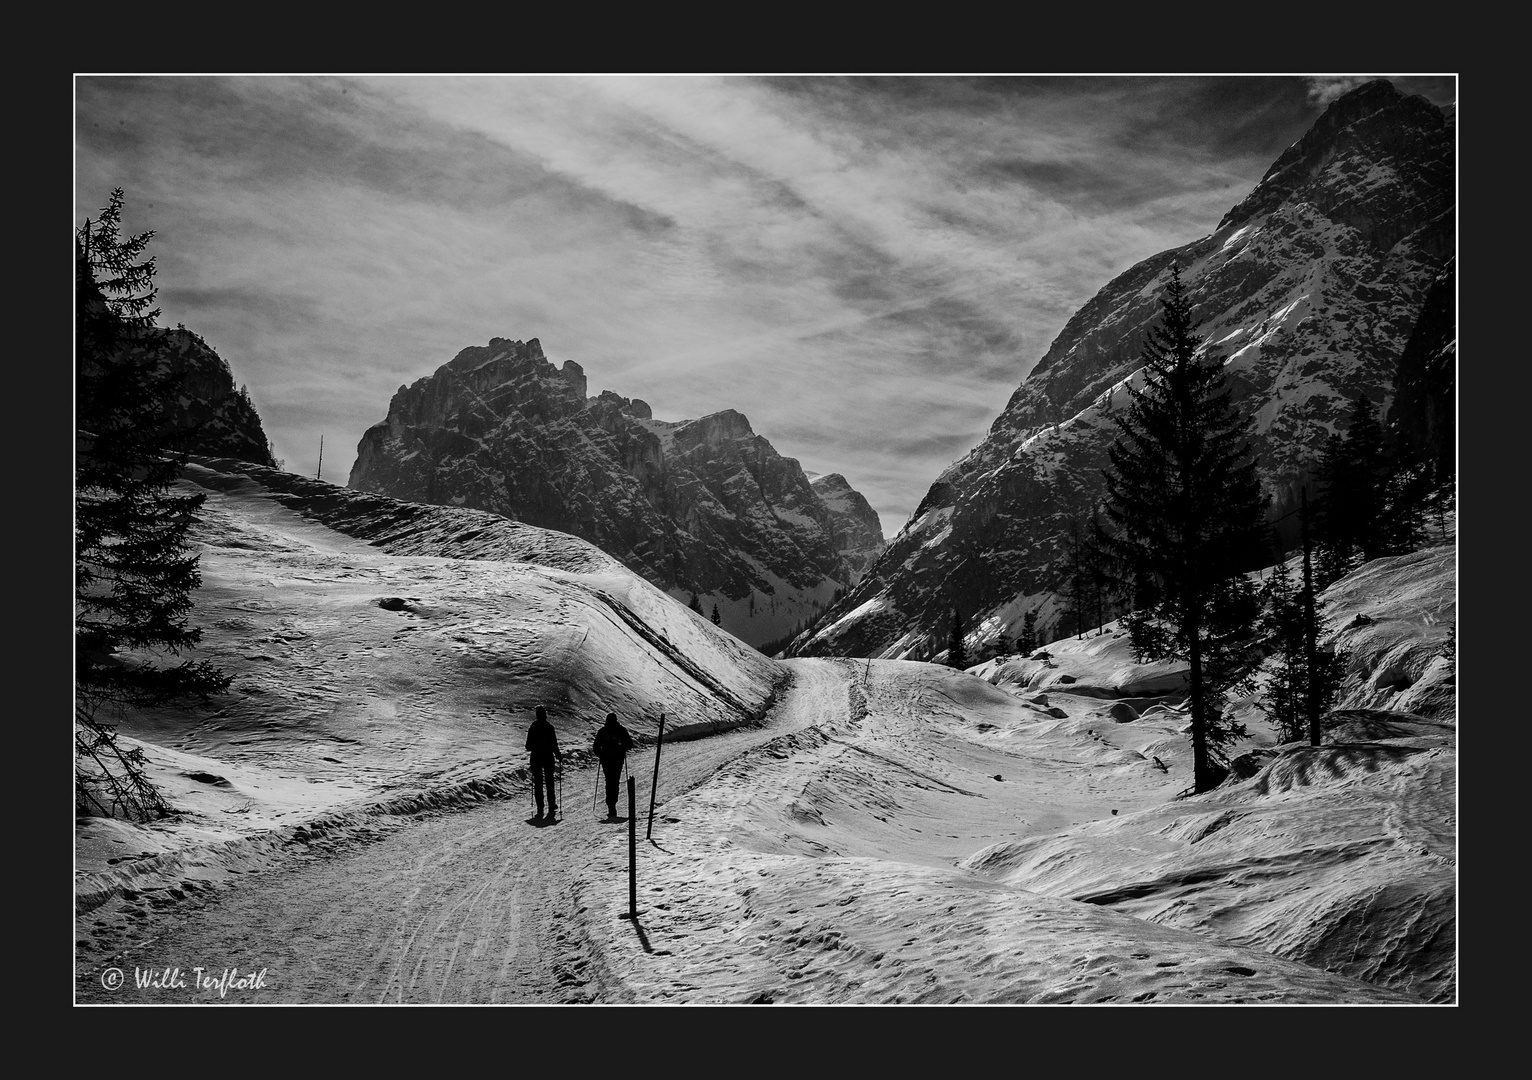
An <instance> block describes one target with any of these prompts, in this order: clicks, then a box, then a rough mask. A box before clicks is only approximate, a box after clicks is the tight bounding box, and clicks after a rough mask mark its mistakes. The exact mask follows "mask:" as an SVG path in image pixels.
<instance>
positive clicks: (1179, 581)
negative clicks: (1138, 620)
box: [1104, 265, 1266, 792]
mask: <svg viewBox="0 0 1532 1080" xmlns="http://www.w3.org/2000/svg"><path fill="white" fill-rule="evenodd" d="M1161 305H1162V312H1161V315H1160V319H1159V320H1158V322H1157V323H1156V324H1155V325H1154V326H1152V327H1151V328H1150V330H1149V333H1148V336H1147V338H1146V340H1145V342H1144V346H1143V351H1142V354H1141V355H1142V359H1143V362H1144V385H1143V388H1142V389H1141V390H1140V389H1138V388H1136V387H1130V400H1129V404H1128V408H1127V409H1125V410H1122V411H1120V412H1118V413H1116V414H1115V415H1114V416H1113V420H1114V421H1115V422H1116V424H1117V428H1118V433H1117V437H1116V439H1115V441H1114V442H1113V444H1112V447H1111V449H1110V451H1109V465H1108V467H1107V468H1106V470H1104V471H1105V479H1106V486H1107V502H1106V507H1105V508H1106V512H1107V516H1108V518H1110V520H1111V521H1112V523H1113V525H1114V526H1115V534H1114V537H1113V544H1114V546H1115V548H1116V550H1117V553H1118V554H1119V556H1120V557H1121V558H1122V559H1123V561H1124V566H1125V569H1126V570H1127V572H1128V573H1129V574H1130V575H1137V576H1139V577H1140V578H1147V579H1151V580H1152V581H1153V582H1154V583H1155V585H1156V590H1155V591H1156V593H1157V597H1156V600H1155V603H1154V605H1153V607H1152V608H1151V609H1150V610H1149V611H1148V612H1147V613H1146V616H1145V617H1147V618H1148V619H1149V620H1150V621H1152V622H1153V623H1156V624H1159V625H1160V626H1162V627H1163V628H1164V630H1165V633H1164V635H1163V636H1158V635H1150V636H1149V640H1157V642H1158V643H1157V645H1156V649H1157V651H1158V652H1159V653H1160V655H1159V656H1156V657H1153V658H1154V659H1184V660H1186V661H1187V663H1188V665H1189V666H1190V685H1189V697H1190V708H1191V722H1192V767H1193V774H1194V781H1193V786H1194V788H1195V790H1196V791H1199V792H1201V791H1206V790H1208V789H1209V788H1211V787H1213V786H1215V785H1216V784H1217V783H1218V781H1219V780H1220V779H1221V776H1222V773H1223V770H1222V769H1221V768H1220V767H1219V765H1218V763H1217V761H1216V760H1215V756H1221V755H1220V754H1219V749H1220V747H1221V746H1222V745H1223V744H1225V743H1226V742H1227V741H1228V740H1229V739H1231V738H1234V737H1236V736H1238V735H1239V734H1241V733H1242V729H1241V728H1240V727H1239V725H1237V724H1232V723H1230V722H1228V721H1227V720H1226V719H1225V718H1224V717H1223V714H1222V710H1221V708H1220V697H1221V692H1222V691H1223V690H1225V689H1228V688H1229V687H1231V686H1232V685H1234V684H1235V683H1236V682H1238V681H1240V680H1241V679H1243V678H1245V677H1247V676H1248V672H1249V666H1250V662H1251V659H1252V653H1251V651H1250V649H1249V644H1250V640H1251V639H1252V637H1253V636H1254V634H1255V622H1256V619H1257V618H1258V616H1259V613H1260V606H1259V602H1258V600H1257V598H1256V596H1255V595H1254V590H1253V588H1251V587H1250V586H1249V585H1248V583H1246V582H1245V580H1244V578H1243V577H1242V576H1241V574H1240V571H1242V570H1245V569H1248V568H1249V565H1251V563H1250V562H1249V560H1250V559H1251V557H1252V553H1253V552H1255V551H1258V550H1259V549H1260V548H1261V546H1262V545H1263V544H1264V541H1265V535H1266V529H1265V526H1264V525H1263V523H1262V518H1263V515H1264V510H1265V506H1266V499H1265V497H1264V496H1263V494H1262V492H1261V484H1260V480H1259V478H1258V477H1257V474H1256V461H1255V456H1254V454H1253V453H1252V451H1251V448H1250V443H1249V441H1248V436H1247V425H1246V421H1245V420H1244V419H1243V418H1242V417H1241V416H1240V414H1239V413H1238V411H1236V410H1235V408H1234V406H1233V404H1232V402H1231V400H1230V394H1229V391H1228V389H1227V387H1226V386H1225V381H1224V375H1223V364H1222V362H1221V361H1220V360H1219V359H1218V358H1216V357H1211V356H1207V355H1205V354H1204V355H1199V349H1200V347H1201V345H1202V339H1201V338H1200V337H1198V336H1197V335H1196V334H1195V333H1194V323H1193V321H1192V310H1191V300H1190V298H1189V297H1188V296H1187V295H1186V287H1185V284H1184V283H1183V282H1182V280H1181V270H1180V267H1179V266H1174V265H1173V266H1172V267H1171V274H1170V281H1169V283H1168V285H1167V286H1166V289H1165V292H1164V295H1163V296H1162V298H1161ZM1255 565H1259V563H1258V562H1256V563H1255ZM1141 594H1142V593H1141Z"/></svg>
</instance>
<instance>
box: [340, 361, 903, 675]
mask: <svg viewBox="0 0 1532 1080" xmlns="http://www.w3.org/2000/svg"><path fill="white" fill-rule="evenodd" d="M586 387H587V383H586V376H585V371H584V369H583V368H582V367H581V366H580V365H579V364H577V363H575V362H574V361H572V360H568V361H565V362H564V363H563V364H562V365H561V366H559V367H555V366H554V364H553V363H552V362H551V361H550V360H549V359H548V358H547V357H546V356H545V355H544V353H543V349H542V345H541V344H540V343H539V342H538V341H537V339H535V338H533V339H531V340H529V341H526V342H521V341H513V340H510V339H506V338H495V339H493V340H491V341H490V342H489V344H488V345H485V346H472V347H470V348H467V349H464V350H462V351H461V352H459V353H458V354H457V356H455V357H453V359H452V360H450V361H449V362H447V363H446V364H444V365H442V366H441V367H440V368H438V369H437V371H436V372H435V373H434V374H433V375H431V376H429V377H427V378H422V379H420V380H417V381H416V382H415V383H414V384H412V385H410V386H407V387H404V386H401V387H400V388H399V391H398V392H397V393H396V394H395V395H394V398H393V400H392V401H391V402H390V404H389V409H388V415H387V417H386V418H385V419H384V420H382V421H380V422H379V423H378V424H375V425H374V426H373V427H372V428H370V429H369V430H368V431H367V433H366V434H365V435H363V437H362V440H361V442H360V443H359V444H358V446H357V459H356V463H355V465H354V466H353V467H352V470H351V475H350V479H349V482H348V483H349V486H350V487H352V488H355V489H358V490H361V491H369V492H374V493H376V494H383V495H389V496H392V497H394V498H397V499H403V500H407V501H411V502H421V503H430V504H437V505H455V506H468V507H474V508H477V509H483V510H490V511H493V512H495V513H499V514H503V515H505V516H506V517H510V518H514V519H515V520H518V521H523V522H526V523H528V524H532V525H537V526H540V527H542V528H547V529H555V530H558V531H560V532H566V533H570V534H572V535H575V536H578V537H581V538H582V539H585V540H588V541H590V542H592V543H594V544H596V545H597V546H598V547H600V548H602V549H603V550H605V551H606V552H608V553H609V554H611V555H613V556H614V557H616V558H618V559H620V560H621V561H623V562H624V563H625V564H626V565H628V566H629V567H630V568H631V569H633V570H635V571H636V572H638V573H640V574H642V575H643V576H644V577H646V578H647V579H648V580H650V581H651V582H653V583H654V584H656V585H658V586H660V587H661V588H664V589H667V590H669V591H671V592H672V593H673V594H674V595H676V596H677V597H678V598H682V599H684V600H690V598H691V597H692V596H696V597H697V598H698V602H699V603H702V604H704V605H705V607H706V610H708V611H709V612H711V610H712V606H713V605H714V604H716V605H717V606H718V609H719V615H720V618H721V620H722V623H723V626H724V627H725V629H728V630H730V631H732V632H734V633H735V634H737V635H738V636H740V637H742V638H744V639H745V640H746V641H749V642H751V643H752V644H757V645H759V644H763V643H764V642H767V641H772V640H775V639H778V638H781V637H783V636H784V635H786V634H787V633H788V632H789V631H791V630H792V629H793V628H794V627H795V626H796V625H799V624H801V623H803V622H806V621H807V620H808V619H809V618H810V617H811V616H812V615H813V614H814V613H815V612H816V611H817V610H819V609H820V608H822V607H823V606H824V605H826V604H828V603H829V602H830V600H831V598H832V597H833V596H834V595H835V594H837V593H838V592H841V591H843V590H845V589H846V588H848V587H849V586H850V585H851V584H852V583H853V582H854V581H855V580H856V578H857V577H858V575H859V574H860V573H861V571H862V570H863V569H865V567H866V565H868V564H869V563H870V561H871V559H872V558H873V557H875V555H876V552H877V550H881V547H882V534H881V531H880V530H877V529H874V530H873V532H872V533H871V534H869V533H868V532H867V530H866V529H865V527H863V526H864V524H865V523H864V522H863V521H862V520H861V519H860V518H859V517H858V515H859V514H860V513H861V511H860V510H859V509H857V508H856V507H854V506H852V505H851V502H852V500H851V496H852V495H855V492H851V491H850V488H849V485H847V493H838V494H837V501H836V506H835V507H834V508H832V507H831V506H829V505H827V504H826V502H825V500H823V499H822V498H821V497H820V496H819V495H818V494H816V492H815V490H814V488H813V487H812V486H811V485H810V483H809V481H808V478H807V477H806V476H805V475H804V472H803V470H802V468H801V467H800V466H799V464H798V463H797V462H796V461H794V460H792V459H791V458H784V457H782V456H781V455H780V454H778V453H777V451H776V450H775V449H774V448H773V447H772V445H771V443H770V442H768V441H767V440H766V439H765V438H763V437H762V436H760V435H758V434H756V432H755V431H754V430H753V429H752V428H751V426H750V421H749V420H748V419H747V418H746V417H745V416H744V414H742V413H740V412H738V411H736V410H734V409H723V410H720V411H718V412H714V413H710V414H708V415H706V416H703V417H701V418H700V419H696V420H683V421H661V420H655V419H654V415H653V411H652V409H651V408H650V406H649V404H648V403H647V402H645V401H643V400H641V399H630V398H626V397H623V396H622V395H620V394H618V393H616V392H614V391H611V390H603V391H602V392H601V393H600V394H597V395H596V396H594V397H587V396H586ZM848 493H849V494H848ZM856 498H858V499H860V496H856ZM861 501H862V503H863V504H864V505H865V503H866V500H865V499H863V500H861ZM847 506H850V507H851V509H849V510H848V509H846V507H847ZM867 513H869V514H870V513H871V508H870V507H868V508H867ZM872 518H873V521H874V522H876V515H875V514H872Z"/></svg>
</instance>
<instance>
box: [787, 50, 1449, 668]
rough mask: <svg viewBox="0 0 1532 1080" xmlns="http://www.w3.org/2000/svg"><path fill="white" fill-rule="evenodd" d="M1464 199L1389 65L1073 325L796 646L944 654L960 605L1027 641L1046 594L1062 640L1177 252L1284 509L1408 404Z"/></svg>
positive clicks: (1005, 635) (1201, 329)
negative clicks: (1353, 423) (1073, 581)
mask: <svg viewBox="0 0 1532 1080" xmlns="http://www.w3.org/2000/svg"><path fill="white" fill-rule="evenodd" d="M1454 199H1455V165H1454V132H1453V129H1452V128H1451V126H1450V125H1449V123H1448V121H1447V120H1446V118H1445V117H1444V116H1443V114H1442V112H1441V111H1440V110H1439V109H1437V108H1436V107H1435V106H1434V105H1432V104H1431V103H1430V102H1428V101H1426V100H1425V99H1424V98H1420V97H1413V96H1405V95H1403V94H1401V93H1399V92H1398V91H1397V90H1395V89H1394V88H1393V86H1392V85H1391V84H1389V83H1388V82H1386V81H1383V80H1377V81H1373V82H1370V83H1367V84H1365V85H1363V86H1360V87H1358V88H1357V89H1355V90H1353V91H1352V92H1350V93H1349V94H1347V95H1345V96H1343V97H1341V98H1340V99H1338V100H1337V101H1336V102H1335V103H1334V104H1332V105H1331V106H1330V108H1329V109H1328V110H1326V112H1325V113H1324V115H1323V116H1321V117H1320V119H1319V120H1318V121H1317V122H1316V123H1315V125H1314V127H1313V128H1312V129H1311V130H1310V131H1309V132H1308V133H1307V134H1306V135H1304V137H1303V138H1301V139H1300V140H1298V141H1297V142H1296V143H1294V144H1293V145H1292V146H1291V147H1289V148H1288V150H1287V151H1286V152H1284V153H1283V154H1282V156H1281V157H1280V158H1278V160H1277V161H1276V163H1275V164H1273V165H1272V167H1271V169H1270V170H1269V171H1268V172H1267V174H1266V176H1265V178H1264V179H1263V180H1262V181H1261V182H1260V184H1258V185H1257V186H1256V188H1255V189H1254V190H1253V191H1252V192H1251V193H1250V195H1249V196H1248V197H1247V198H1246V199H1245V200H1244V201H1242V202H1241V203H1240V204H1239V205H1238V206H1236V207H1234V208H1233V209H1232V210H1230V211H1229V213H1228V214H1227V215H1225V216H1224V219H1223V220H1222V221H1221V222H1219V224H1218V227H1217V228H1216V229H1215V230H1214V231H1213V232H1212V233H1210V234H1208V235H1207V236H1204V237H1202V238H1201V239H1199V240H1195V241H1193V242H1191V243H1189V244H1186V245H1184V246H1182V247H1179V248H1175V249H1172V250H1170V251H1164V252H1161V253H1160V254H1158V255H1155V256H1152V257H1151V258H1148V259H1145V260H1144V261H1143V262H1141V263H1139V264H1138V265H1136V266H1134V267H1132V268H1131V269H1129V270H1128V271H1127V272H1125V273H1123V274H1122V275H1120V276H1119V277H1117V278H1116V279H1114V280H1113V281H1111V282H1109V283H1108V284H1107V285H1106V287H1105V288H1103V289H1102V290H1101V291H1100V292H1099V293H1098V294H1097V295H1096V296H1095V297H1094V298H1093V299H1092V300H1091V301H1090V302H1089V303H1088V304H1086V305H1085V306H1084V307H1083V308H1081V309H1080V311H1079V312H1078V313H1077V314H1076V315H1075V316H1074V317H1073V318H1071V319H1070V320H1069V322H1068V324H1067V325H1066V326H1065V327H1064V330H1063V332H1062V333H1060V334H1059V336H1058V337H1057V338H1056V339H1055V340H1054V342H1053V344H1052V346H1051V347H1050V348H1049V350H1048V352H1047V353H1046V355H1044V356H1043V358H1042V359H1041V360H1040V361H1039V362H1038V364H1037V366H1036V368H1035V369H1034V370H1033V371H1032V373H1031V374H1030V375H1029V376H1028V377H1027V378H1026V379H1025V380H1024V381H1023V382H1022V384H1021V385H1020V386H1019V387H1018V388H1017V390H1016V392H1015V393H1014V394H1013V395H1012V396H1011V400H1010V402H1009V403H1008V404H1007V405H1006V408H1005V411H1004V412H1003V413H1001V415H1000V416H999V417H998V418H997V419H996V420H995V422H994V424H993V425H992V426H991V428H990V432H989V434H988V436H987V437H986V438H985V440H984V441H983V442H982V443H981V444H980V445H979V446H978V447H976V448H975V449H974V450H973V451H971V452H970V453H969V454H968V455H967V456H965V457H964V458H963V459H962V460H960V461H958V462H956V463H955V464H953V465H952V466H951V467H950V468H949V469H947V471H946V472H945V473H943V474H942V475H941V476H940V477H938V478H937V480H936V482H935V483H934V484H932V486H931V488H930V490H929V492H928V493H927V495H926V497H925V498H924V500H922V502H921V504H920V506H919V507H918V508H917V509H916V511H915V513H914V514H913V515H912V516H911V518H910V520H909V522H908V523H907V524H906V525H905V526H904V528H903V529H902V530H901V532H900V533H899V535H898V536H897V537H895V538H894V540H893V541H891V542H890V545H889V549H888V551H887V552H886V553H885V555H884V557H883V558H882V559H881V560H879V562H878V564H877V565H876V567H874V569H873V570H872V572H871V573H870V574H869V576H868V577H867V578H865V579H864V580H863V581H862V582H861V583H860V584H859V585H858V586H857V587H856V588H855V589H853V590H852V592H851V593H850V594H849V595H848V596H846V597H845V598H844V599H843V600H841V601H840V602H839V603H837V604H836V605H835V606H834V608H833V609H832V610H831V611H830V612H828V613H827V615H826V617H825V618H824V619H823V620H821V622H820V624H819V625H818V627H817V628H816V629H815V631H814V632H813V633H812V634H809V635H806V636H805V637H803V638H800V639H799V640H798V641H797V642H795V644H794V649H793V652H794V653H795V654H797V655H857V656H862V655H872V656H883V657H893V658H900V657H908V658H913V659H924V658H929V657H932V656H934V655H936V654H937V653H939V652H940V651H941V650H942V649H944V648H945V647H946V643H947V631H948V628H949V626H950V622H951V617H952V616H951V613H952V610H953V609H954V608H956V609H957V610H958V611H959V612H960V614H961V616H962V619H963V625H964V630H965V633H966V635H967V641H968V644H969V647H970V649H971V650H973V651H978V650H980V649H982V648H983V647H984V646H985V645H986V644H991V643H996V642H998V641H999V640H1001V639H1009V638H1012V637H1014V635H1015V634H1016V632H1017V631H1018V630H1019V628H1020V626H1021V622H1022V619H1023V617H1024V615H1025V614H1026V612H1027V611H1028V610H1033V609H1035V610H1037V612H1038V618H1039V628H1040V631H1041V633H1042V635H1043V638H1044V640H1046V639H1047V638H1048V637H1049V636H1058V634H1059V633H1060V632H1061V630H1062V627H1061V616H1062V611H1061V606H1060V604H1059V602H1058V599H1057V597H1056V590H1057V588H1058V586H1059V584H1060V573H1059V571H1060V562H1061V556H1062V554H1063V551H1064V549H1065V546H1066V544H1067V538H1068V534H1069V529H1070V526H1071V525H1072V524H1076V525H1080V524H1083V523H1085V521H1086V520H1087V519H1088V517H1089V515H1090V511H1091V507H1092V506H1093V505H1095V504H1096V503H1097V502H1098V501H1099V500H1100V498H1101V497H1102V495H1103V494H1104V484H1103V482H1102V478H1101V469H1102V467H1103V465H1105V463H1106V450H1107V447H1108V446H1109V445H1110V443H1111V441H1112V438H1113V436H1114V434H1115V431H1116V428H1115V425H1114V424H1113V423H1112V421H1111V413H1112V411H1113V410H1114V409H1117V410H1121V409H1123V408H1125V407H1126V405H1127V402H1128V395H1127V390H1126V387H1127V385H1128V383H1129V382H1130V380H1132V379H1133V378H1135V377H1140V378H1141V375H1137V373H1138V372H1139V369H1140V364H1139V351H1140V348H1141V346H1142V343H1143V339H1144V335H1145V333H1146V331H1147V329H1148V327H1149V326H1150V325H1151V324H1152V323H1153V321H1154V320H1155V319H1156V318H1157V317H1158V315H1159V309H1160V295H1161V292H1162V290H1163V288H1164V285H1165V282H1166V279H1167V276H1168V269H1169V267H1170V265H1171V264H1172V263H1179V264H1180V265H1181V267H1182V268H1183V277H1184V280H1185V281H1186V284H1187V288H1188V293H1189V295H1190V297H1191V299H1192V301H1193V314H1194V317H1195V318H1196V320H1197V323H1198V326H1197V332H1198V333H1199V335H1201V336H1202V337H1203V338H1204V339H1205V340H1206V344H1205V348H1206V349H1207V350H1209V351H1211V352H1213V353H1215V354H1217V355H1221V356H1223V357H1224V358H1225V364H1226V371H1227V373H1228V376H1229V381H1230V384H1231V386H1232V388H1233V392H1234V395H1235V399H1236V401H1237V402H1238V403H1240V405H1241V407H1242V408H1243V409H1244V410H1245V411H1246V412H1247V413H1248V415H1249V416H1250V417H1251V420H1252V427H1251V435H1252V443H1253V445H1254V448H1255V450H1256V453H1257V454H1258V455H1259V459H1260V467H1261V475H1262V480H1263V483H1264V484H1265V485H1266V487H1267V488H1268V490H1269V491H1270V492H1271V494H1272V495H1273V506H1272V511H1271V514H1272V517H1273V518H1274V519H1275V518H1278V517H1280V516H1282V515H1284V514H1285V513H1286V511H1287V510H1289V509H1290V508H1291V507H1292V506H1293V505H1294V504H1295V503H1296V501H1297V498H1298V494H1299V492H1300V490H1301V488H1302V486H1303V484H1304V483H1305V481H1306V480H1307V479H1308V477H1309V475H1310V472H1311V470H1312V468H1313V467H1314V466H1315V465H1316V464H1317V460H1318V451H1319V447H1320V445H1321V442H1322V440H1323V438H1324V437H1325V436H1326V435H1327V434H1328V433H1330V432H1333V431H1335V430H1337V428H1338V426H1340V425H1342V424H1343V422H1344V419H1345V415H1346V410H1347V408H1348V407H1349V403H1350V402H1351V401H1352V400H1354V399H1355V398H1356V397H1357V395H1361V394H1365V395H1366V396H1367V397H1368V398H1369V399H1370V400H1371V401H1373V402H1374V404H1375V405H1381V406H1383V407H1384V408H1385V409H1386V408H1387V406H1388V405H1389V404H1390V402H1391V401H1392V400H1393V397H1394V394H1395V383H1396V377H1397V375H1398V371H1399V366H1400V358H1401V355H1402V354H1403V352H1404V350H1405V346H1406V343H1407V342H1408V341H1410V339H1411V336H1412V333H1414V332H1415V331H1416V329H1417V326H1419V325H1420V323H1421V319H1422V315H1423V311H1425V310H1427V299H1428V296H1429V295H1430V294H1431V290H1432V287H1433V283H1434V282H1436V281H1437V279H1438V278H1439V276H1440V275H1441V273H1442V271H1443V269H1444V267H1445V266H1446V265H1447V264H1448V261H1449V259H1450V258H1451V257H1452V255H1453V252H1454V243H1455V241H1454V232H1455V230H1454V212H1455V211H1454V208H1455V203H1454ZM1436 295H1437V296H1438V298H1439V299H1440V300H1441V302H1443V303H1445V302H1447V300H1448V298H1449V297H1450V295H1451V294H1450V291H1442V290H1438V292H1437V294H1436ZM1451 312H1452V308H1451V307H1450V306H1449V307H1448V308H1447V309H1446V314H1445V317H1446V319H1447V321H1448V322H1449V323H1450V321H1451ZM1432 318H1436V319H1437V321H1438V323H1439V322H1440V321H1441V318H1442V316H1441V315H1440V314H1439V315H1437V316H1432ZM1439 336H1440V335H1439V334H1438V335H1437V337H1438V338H1439ZM1433 340H1434V339H1433ZM1438 351H1439V350H1438ZM1449 393H1450V391H1449ZM1434 400H1436V401H1437V402H1438V406H1437V407H1438V408H1440V400H1441V399H1440V395H1438V397H1437V398H1436V399H1434ZM1410 415H1412V416H1413V415H1415V414H1414V413H1411V414H1410ZM1291 524H1292V522H1291V519H1289V520H1288V521H1287V522H1286V523H1285V525H1284V527H1290V526H1291ZM1284 539H1287V540H1291V537H1284ZM973 651H971V652H970V655H973Z"/></svg>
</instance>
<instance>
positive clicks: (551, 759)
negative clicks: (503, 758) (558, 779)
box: [527, 705, 564, 821]
mask: <svg viewBox="0 0 1532 1080" xmlns="http://www.w3.org/2000/svg"><path fill="white" fill-rule="evenodd" d="M527 750H528V752H529V753H531V755H532V790H533V791H534V792H535V793H536V795H537V817H535V818H533V819H532V820H534V821H541V820H542V819H543V792H544V790H546V791H547V793H548V817H549V819H550V820H551V819H553V818H555V817H557V816H558V812H559V802H558V798H557V796H555V795H554V778H555V776H556V770H557V769H558V768H559V767H560V766H561V765H562V764H563V762H564V755H563V754H562V753H561V752H560V750H559V737H558V735H557V734H556V733H555V732H554V730H553V725H552V724H550V723H548V710H547V709H544V708H543V707H542V706H541V705H539V706H538V707H537V719H535V720H533V721H532V726H531V727H529V728H528V729H527Z"/></svg>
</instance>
